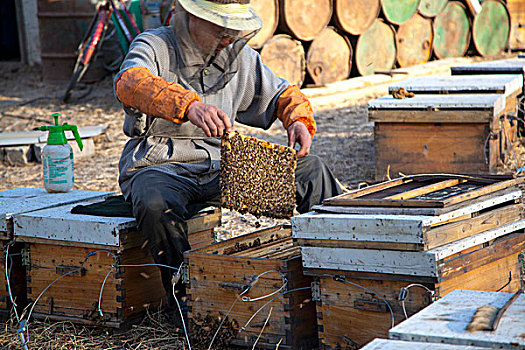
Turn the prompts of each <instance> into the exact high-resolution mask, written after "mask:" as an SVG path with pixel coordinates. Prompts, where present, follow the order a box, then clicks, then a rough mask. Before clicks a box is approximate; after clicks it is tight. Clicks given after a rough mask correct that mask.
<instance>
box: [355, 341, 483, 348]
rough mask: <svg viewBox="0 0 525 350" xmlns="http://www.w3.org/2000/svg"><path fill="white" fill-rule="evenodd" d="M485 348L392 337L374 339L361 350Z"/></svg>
mask: <svg viewBox="0 0 525 350" xmlns="http://www.w3.org/2000/svg"><path fill="white" fill-rule="evenodd" d="M421 349H426V350H486V348H482V347H479V346H469V345H452V344H440V343H422V342H415V341H401V340H392V339H380V338H377V339H374V340H373V341H371V342H370V343H368V344H366V345H365V346H364V347H362V348H361V350H421Z"/></svg>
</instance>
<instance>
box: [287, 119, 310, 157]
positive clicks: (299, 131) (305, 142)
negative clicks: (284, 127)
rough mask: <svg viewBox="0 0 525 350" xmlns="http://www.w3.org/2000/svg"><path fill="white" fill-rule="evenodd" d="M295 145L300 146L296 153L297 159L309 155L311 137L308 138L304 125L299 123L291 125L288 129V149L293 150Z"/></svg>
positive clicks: (308, 134)
mask: <svg viewBox="0 0 525 350" xmlns="http://www.w3.org/2000/svg"><path fill="white" fill-rule="evenodd" d="M296 143H298V144H300V145H301V149H300V150H299V152H297V158H302V157H306V156H307V155H308V154H310V146H312V136H310V133H309V132H308V129H307V128H306V125H304V124H303V123H301V122H300V121H299V122H295V123H292V124H291V125H290V126H289V127H288V147H291V148H293V147H294V146H295V144H296Z"/></svg>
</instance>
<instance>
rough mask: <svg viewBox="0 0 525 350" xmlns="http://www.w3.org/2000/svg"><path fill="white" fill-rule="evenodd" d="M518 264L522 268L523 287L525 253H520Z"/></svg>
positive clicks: (523, 284) (521, 281)
mask: <svg viewBox="0 0 525 350" xmlns="http://www.w3.org/2000/svg"><path fill="white" fill-rule="evenodd" d="M518 264H519V269H520V284H521V288H525V253H519V254H518Z"/></svg>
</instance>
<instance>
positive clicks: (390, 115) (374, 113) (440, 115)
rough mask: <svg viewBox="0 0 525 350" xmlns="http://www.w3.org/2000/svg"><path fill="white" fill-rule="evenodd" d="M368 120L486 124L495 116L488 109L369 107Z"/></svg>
mask: <svg viewBox="0 0 525 350" xmlns="http://www.w3.org/2000/svg"><path fill="white" fill-rule="evenodd" d="M368 121H370V122H375V123H423V124H429V123H451V124H471V123H478V124H488V123H493V122H495V116H494V115H493V113H492V111H488V110H474V109H470V110H439V111H438V110H435V109H430V110H404V109H391V110H386V109H380V110H375V109H369V110H368Z"/></svg>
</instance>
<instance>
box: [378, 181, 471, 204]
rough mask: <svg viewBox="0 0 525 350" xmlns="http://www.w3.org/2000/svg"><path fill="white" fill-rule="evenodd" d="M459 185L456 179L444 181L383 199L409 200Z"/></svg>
mask: <svg viewBox="0 0 525 350" xmlns="http://www.w3.org/2000/svg"><path fill="white" fill-rule="evenodd" d="M461 182H466V180H461ZM459 183H460V180H458V179H450V180H445V181H441V182H438V183H435V184H430V185H427V186H423V187H419V188H416V189H413V190H410V191H406V192H402V193H398V194H395V195H392V196H388V197H385V199H399V200H405V199H411V198H414V197H418V196H421V195H423V194H427V193H430V192H434V191H438V190H442V189H444V188H448V187H452V186H456V185H457V184H459Z"/></svg>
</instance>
